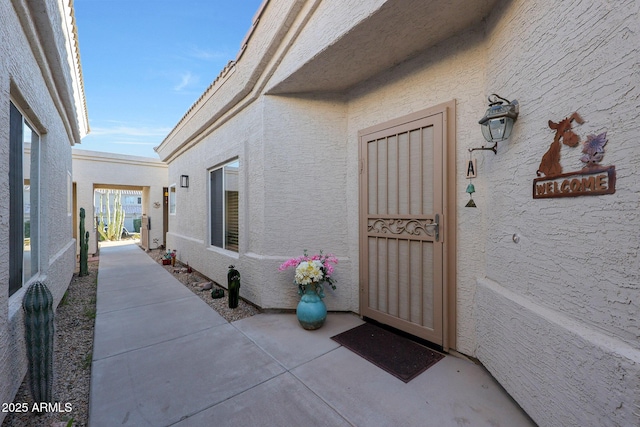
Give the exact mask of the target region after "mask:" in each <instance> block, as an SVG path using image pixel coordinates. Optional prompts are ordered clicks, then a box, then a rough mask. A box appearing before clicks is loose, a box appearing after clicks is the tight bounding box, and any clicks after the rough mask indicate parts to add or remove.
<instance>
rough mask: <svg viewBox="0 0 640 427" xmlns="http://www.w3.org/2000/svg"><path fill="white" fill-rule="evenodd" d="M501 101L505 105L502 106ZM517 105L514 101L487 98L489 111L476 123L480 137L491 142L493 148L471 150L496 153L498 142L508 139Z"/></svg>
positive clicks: (492, 97) (516, 112)
mask: <svg viewBox="0 0 640 427" xmlns="http://www.w3.org/2000/svg"><path fill="white" fill-rule="evenodd" d="M503 101H504V102H506V103H507V104H506V105H503ZM518 111H519V104H518V101H516V100H515V99H514V100H513V101H509V100H508V99H505V98H503V97H501V96H498V95H496V94H495V93H494V94H491V96H490V97H489V109H487V112H486V113H484V117H483V118H482V119H480V121H479V122H478V123H479V124H480V126H481V129H482V136H484V139H486V140H487V142H492V143H493V146H490V147H485V146H484V145H483V146H482V147H481V148H471V149H469V151H474V150H491V151H493V153H494V154H497V152H498V149H497V147H498V142H500V141H504V140H505V139H508V138H509V136H510V135H511V130H512V129H513V124H514V123H515V121H516V119H517V118H518Z"/></svg>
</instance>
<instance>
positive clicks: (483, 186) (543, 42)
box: [168, 0, 640, 426]
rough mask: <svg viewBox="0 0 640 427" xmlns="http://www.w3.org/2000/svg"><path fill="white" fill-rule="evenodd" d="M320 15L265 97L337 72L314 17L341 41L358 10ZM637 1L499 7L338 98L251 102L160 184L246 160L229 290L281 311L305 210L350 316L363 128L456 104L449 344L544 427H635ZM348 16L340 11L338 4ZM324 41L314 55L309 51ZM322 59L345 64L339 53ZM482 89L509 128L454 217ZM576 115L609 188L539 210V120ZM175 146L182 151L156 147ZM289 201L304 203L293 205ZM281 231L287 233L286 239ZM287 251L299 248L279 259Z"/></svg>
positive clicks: (570, 163) (568, 164)
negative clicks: (510, 114)
mask: <svg viewBox="0 0 640 427" xmlns="http://www.w3.org/2000/svg"><path fill="white" fill-rule="evenodd" d="M314 4H315V3H314ZM330 4H331V5H335V4H336V3H332V2H326V3H324V5H325V6H326V7H325V8H323V6H322V4H320V6H319V7H318V8H317V9H315V10H313V11H310V12H309V11H307V10H306V9H304V10H303V12H309V15H308V16H305V17H304V19H303V18H300V19H297V20H294V21H295V23H300V25H301V26H300V27H295V26H293V27H292V32H294V31H295V32H296V36H295V38H294V39H289V38H287V39H286V43H288V44H287V45H286V48H285V47H282V48H281V49H280V50H277V52H278V53H282V56H275V57H273V58H271V57H269V58H266V59H265V61H270V64H273V63H276V64H277V66H276V67H275V70H274V72H273V74H271V75H269V76H268V78H269V80H268V82H267V84H266V85H265V86H264V87H266V88H267V93H268V91H269V88H277V87H278V84H279V83H280V82H281V81H283V80H286V79H288V78H289V77H290V76H295V74H296V73H297V72H298V73H299V72H300V70H301V69H302V68H304V67H302V65H303V64H301V63H300V62H302V61H307V60H309V62H307V63H305V64H304V65H305V66H307V65H308V64H311V65H308V66H317V67H319V69H322V67H336V66H339V65H340V64H336V63H332V62H329V63H322V61H315V62H314V61H312V59H313V58H312V57H313V56H314V55H316V54H318V53H319V52H323V55H325V56H323V58H328V59H331V58H332V57H331V53H330V52H329V53H327V52H326V49H325V50H323V47H324V48H328V47H329V46H326V44H328V43H331V42H332V41H333V40H335V38H334V37H333V36H331V35H328V34H325V33H324V30H323V29H325V28H329V27H327V26H326V25H325V26H324V27H323V26H322V25H320V23H322V22H333V21H332V20H333V19H334V18H333V17H335V23H336V25H337V29H336V34H343V33H345V34H346V33H349V31H348V29H347V28H343V26H342V25H343V24H344V23H345V22H353V23H354V25H355V23H356V22H358V20H359V19H361V17H360V15H359V14H360V12H362V10H361V9H358V10H357V11H356V12H354V16H353V17H352V18H353V20H352V21H349V20H348V19H345V18H344V16H343V15H340V14H337V15H339V17H336V16H337V15H336V10H335V9H332V8H330V7H328V5H330ZM376 4H377V3H376ZM363 7H364V6H363ZM639 7H640V5H638V4H637V2H632V1H627V2H624V4H621V5H620V6H619V7H618V6H614V5H613V4H612V3H606V2H597V3H593V2H586V3H585V2H578V1H571V2H567V3H562V4H560V3H559V2H553V1H551V0H546V1H542V2H537V3H535V4H532V3H531V2H526V1H524V0H522V1H516V0H514V1H499V2H498V3H497V5H496V7H495V8H493V9H492V11H491V13H490V14H489V16H488V17H487V19H485V20H480V19H478V20H477V22H476V23H475V24H474V25H472V26H471V27H468V28H466V29H465V30H463V31H460V32H459V33H458V34H457V35H455V36H453V37H450V38H447V39H446V40H444V41H440V42H439V43H437V44H435V45H433V46H431V47H429V48H427V49H425V50H424V51H423V52H421V53H420V54H418V55H416V56H412V57H410V58H405V60H404V61H401V62H400V63H398V64H396V65H395V66H393V67H391V68H390V69H388V70H385V71H383V72H381V73H379V74H377V75H375V76H374V77H372V78H369V79H367V80H365V81H362V82H360V83H358V84H357V85H356V86H355V87H351V88H349V89H348V90H347V91H344V92H341V93H338V94H336V93H330V94H328V93H324V92H323V93H317V92H316V93H300V94H298V95H292V94H283V95H281V96H274V95H272V94H271V95H264V94H263V95H262V96H260V97H259V98H258V99H257V101H255V102H253V101H252V102H253V103H252V104H251V107H250V108H248V107H246V106H244V107H242V108H244V110H243V112H242V114H237V115H235V116H234V117H230V121H225V122H224V123H223V124H222V125H220V127H219V128H215V125H214V126H212V128H211V129H212V132H213V133H212V134H211V135H209V136H207V138H206V139H205V140H204V141H203V142H201V143H199V144H197V145H194V146H193V147H192V148H191V149H189V150H188V151H187V152H185V153H184V154H182V155H180V156H179V157H178V158H176V159H175V160H173V162H172V163H171V166H170V174H171V175H172V176H178V175H179V174H180V173H182V172H181V170H182V169H185V168H187V167H188V166H189V165H191V164H195V165H198V168H197V169H195V170H199V171H204V170H206V168H208V167H211V166H213V165H215V164H217V163H218V162H220V161H223V160H226V158H231V157H232V156H236V155H238V156H241V159H242V156H243V153H244V159H245V161H248V163H249V164H248V165H246V164H245V165H243V164H242V161H241V169H242V168H243V167H244V171H243V172H242V174H243V175H241V188H243V185H245V186H247V191H246V193H247V197H249V200H246V199H242V200H243V203H244V206H243V205H242V204H241V217H242V218H241V230H245V233H246V236H245V237H244V238H243V237H242V236H241V250H240V255H239V256H238V257H237V258H236V259H237V261H238V264H239V265H240V270H241V272H243V280H244V279H246V280H247V287H246V288H243V291H241V294H242V292H245V293H244V294H242V295H243V296H245V297H248V298H250V299H251V298H255V299H253V300H254V302H256V303H257V304H259V305H262V306H265V307H280V308H286V307H290V308H292V307H293V304H294V303H295V301H296V296H295V294H294V293H293V290H292V291H290V292H289V291H286V292H289V293H282V291H281V290H280V289H279V288H278V286H279V285H278V283H280V282H281V280H280V279H279V277H281V275H282V273H274V271H275V268H276V267H277V265H278V263H280V262H282V261H283V260H284V258H285V257H284V255H296V253H295V252H297V251H299V250H300V249H299V248H298V246H300V245H304V246H303V247H302V249H304V248H305V247H306V248H307V249H310V250H314V249H316V248H313V247H307V243H306V241H308V240H309V239H310V238H313V236H312V235H311V234H310V233H309V232H308V230H307V229H305V228H304V225H303V222H304V219H305V218H306V217H305V214H307V212H311V213H310V214H309V215H310V217H309V218H310V219H311V220H310V221H309V223H310V224H312V225H313V226H315V225H316V224H328V223H330V224H331V225H332V226H333V227H334V229H332V230H329V231H328V233H327V234H324V235H322V236H318V237H317V238H316V239H315V241H317V242H320V243H322V245H321V246H324V245H328V246H331V247H330V248H328V247H323V248H322V249H325V250H332V251H335V252H338V255H339V256H341V257H343V258H344V259H345V261H346V262H345V263H344V264H341V265H339V267H338V272H339V274H340V275H341V276H340V278H339V280H340V286H343V285H344V287H341V288H339V292H340V294H339V301H336V300H332V299H331V298H328V305H329V308H330V309H351V310H355V311H358V309H359V307H358V306H357V293H358V285H357V283H358V170H359V167H358V139H357V134H358V131H359V130H361V129H364V128H367V127H369V126H372V125H376V124H379V123H382V122H385V121H387V120H391V119H395V118H398V117H402V116H404V115H407V114H409V113H411V112H414V111H418V110H422V109H425V108H428V107H432V106H435V105H438V104H441V103H443V102H447V101H450V100H455V102H456V124H457V129H456V132H455V141H456V145H457V158H456V166H457V171H458V172H457V178H456V182H455V186H456V198H457V206H458V214H457V218H456V220H457V239H458V241H457V248H458V253H457V301H456V306H457V347H456V348H457V350H458V351H460V352H462V353H465V354H468V355H471V356H474V357H477V358H478V359H479V360H480V361H481V362H482V363H483V364H484V365H485V366H486V367H487V368H488V369H489V370H490V371H491V373H492V374H493V375H494V376H495V377H496V378H497V379H498V380H499V381H500V383H501V384H503V385H504V386H505V388H506V389H507V391H509V393H511V394H512V395H513V396H514V398H515V399H516V400H517V401H518V402H519V403H520V404H521V405H522V406H523V407H524V409H525V410H526V411H527V412H528V413H529V414H530V415H531V416H532V417H533V418H534V420H535V421H536V422H538V423H539V424H540V425H549V426H555V425H568V426H573V425H575V426H578V425H594V426H596V425H624V426H626V425H637V424H638V417H637V415H634V411H636V413H637V408H638V407H639V406H640V403H639V402H638V397H637V396H639V395H640V393H639V384H638V382H639V381H640V375H639V367H640V365H639V360H640V356H639V345H638V341H639V339H640V332H639V329H638V328H639V326H638V312H639V311H638V291H639V289H638V282H639V280H638V279H639V277H638V271H640V268H639V267H640V265H639V262H638V257H637V254H638V249H639V244H638V239H637V238H635V236H636V235H637V225H638V222H639V220H640V218H639V215H640V214H639V213H638V209H637V208H638V204H637V200H638V195H639V194H638V193H639V192H640V189H639V188H638V186H637V185H635V182H636V181H637V179H636V176H635V175H636V174H637V173H636V170H637V169H638V166H639V165H640V150H638V148H637V136H638V134H639V133H640V132H639V131H640V129H639V127H638V126H639V125H638V121H637V120H636V117H635V116H636V115H637V112H638V108H639V104H638V99H640V96H639V93H638V92H639V91H640V87H639V86H638V85H637V82H638V81H640V79H639V77H640V75H639V73H640V65H639V61H638V58H639V57H640V55H638V49H639V48H638V46H640V40H639V37H640V28H639V25H640V24H639V22H640V20H638V14H639V11H638V9H639ZM268 10H269V7H267V11H268ZM311 12H312V13H311ZM343 12H344V13H345V14H347V15H348V13H349V11H348V10H347V9H346V8H345V9H344V10H343ZM276 16H279V17H282V16H283V15H276ZM363 16H366V13H365V14H364V15H363ZM343 30H344V31H343ZM298 31H300V33H297V32H298ZM305 31H308V33H305ZM371 31H375V27H374V28H372V29H371ZM288 36H289V35H288ZM314 36H317V37H314ZM323 37H324V38H323ZM292 40H293V41H292ZM319 40H321V41H323V43H319V45H318V44H317V43H318V41H319ZM283 44H284V42H283ZM336 46H338V47H336V49H337V48H340V47H341V46H342V45H341V44H339V43H338V44H336ZM380 49H384V46H380ZM316 56H317V55H316ZM310 58H311V59H310ZM333 58H342V56H341V55H340V54H339V52H337V53H336V55H335V57H333ZM306 71H308V69H307V70H306ZM313 71H317V70H313ZM303 75H307V74H304V72H303ZM300 80H304V79H300ZM303 83H304V82H302V83H300V81H296V85H295V87H302V88H304V87H307V88H311V89H310V90H309V91H310V92H313V90H314V87H316V88H319V89H318V90H323V89H322V87H321V85H319V86H313V85H312V84H310V85H308V86H304V84H303ZM326 87H335V86H326ZM276 92H277V91H276ZM301 92H304V91H302V90H301ZM277 93H280V92H277ZM491 93H498V94H500V95H501V96H504V97H507V98H509V99H514V98H516V99H517V100H518V101H519V102H520V105H521V111H520V117H519V118H518V121H517V123H516V126H515V128H514V132H513V135H512V137H511V138H510V139H509V140H508V141H504V142H501V143H500V144H499V146H498V154H497V155H494V154H493V153H492V152H490V151H481V152H474V154H473V156H474V157H475V158H476V159H477V160H478V177H477V178H476V179H475V180H474V181H473V183H474V185H475V188H476V193H475V194H474V200H475V201H476V204H477V206H478V207H477V208H475V209H472V208H465V207H464V205H465V204H466V202H467V201H468V195H467V194H466V193H465V188H466V185H467V184H468V182H469V181H468V180H466V179H465V178H464V170H465V165H466V161H467V160H468V158H469V152H468V149H469V148H472V147H479V146H480V145H483V144H485V141H484V140H483V138H482V136H481V133H480V129H479V125H478V123H477V122H478V120H479V119H480V117H482V115H483V113H484V111H485V110H486V108H487V101H486V97H487V96H488V95H489V94H491ZM249 110H250V111H251V113H249V112H248V111H249ZM574 111H578V112H579V113H580V114H581V115H582V117H583V118H584V119H585V120H586V123H585V124H583V125H581V126H576V127H575V129H576V131H577V133H578V134H579V135H580V136H581V137H582V139H583V140H584V138H586V136H587V135H588V134H591V133H596V132H597V133H599V132H603V131H605V130H606V131H607V132H608V133H607V136H608V138H609V144H608V145H607V148H606V150H607V154H606V156H605V159H604V162H603V163H604V164H607V165H609V164H614V165H616V170H617V174H618V184H617V192H616V194H614V195H608V196H599V197H581V198H575V199H572V198H565V199H549V200H533V199H532V194H531V192H532V182H533V179H534V178H535V177H536V170H537V169H538V164H539V162H540V159H541V158H542V155H543V154H544V153H545V151H546V150H547V149H548V147H549V145H550V143H551V142H552V140H553V133H552V132H551V130H550V129H549V128H548V126H547V121H548V120H550V119H551V120H554V121H558V120H561V119H562V118H564V117H566V116H568V115H570V114H571V113H572V112H574ZM200 119H201V120H202V119H203V118H200ZM249 119H251V120H249ZM256 124H258V125H256ZM254 126H257V128H254ZM214 128H215V129H214ZM246 128H248V129H251V137H250V138H249V139H248V141H249V142H248V143H245V145H244V148H241V147H240V146H239V144H240V142H239V141H238V135H240V136H241V137H240V138H241V139H242V135H245V133H243V132H246V131H244V129H246ZM175 143H179V141H170V144H169V145H168V146H171V144H175ZM322 150H324V151H322ZM207 156H209V157H207ZM211 156H214V157H211ZM562 156H563V165H564V166H565V168H566V170H567V171H569V170H576V169H579V168H581V167H582V165H581V163H580V162H579V160H578V159H579V156H580V149H579V148H574V149H572V150H570V149H568V148H565V149H563V151H562ZM201 158H206V159H207V164H203V163H202V162H201V161H200V160H199V159H201ZM325 158H326V159H328V160H330V162H329V161H327V162H326V163H325ZM215 159H218V160H215ZM298 161H300V164H302V163H304V164H306V165H308V166H307V167H302V166H300V165H299V164H298ZM329 163H330V164H331V165H335V167H334V168H332V173H331V175H328V174H327V172H326V170H323V167H324V166H325V165H327V164H329ZM174 165H175V168H174ZM198 173H201V172H198ZM204 176H205V175H203V177H204ZM327 177H328V181H327V188H329V190H327V189H325V188H320V189H318V190H317V191H318V194H319V195H320V196H319V198H320V199H322V200H324V199H327V198H330V199H331V200H332V201H333V200H334V199H335V208H334V210H329V209H327V208H326V207H324V206H322V207H318V210H317V211H313V210H312V209H309V207H313V208H315V205H314V204H313V203H312V202H305V199H304V197H305V196H306V195H307V194H306V193H300V192H299V188H301V187H307V186H308V185H309V184H312V185H313V184H314V183H315V185H313V190H316V189H317V187H319V186H321V185H322V184H323V180H325V179H327ZM243 179H244V181H243ZM202 185H204V184H202ZM329 185H330V187H329ZM341 185H342V186H341ZM190 191H191V189H190ZM198 191H200V193H197V194H195V195H192V196H191V197H187V196H186V195H185V196H184V197H185V198H184V199H183V200H182V202H180V198H179V199H178V200H179V205H180V203H182V204H187V205H190V204H193V203H199V202H198V201H197V199H198V197H200V196H199V194H202V192H203V191H204V187H202V188H200V189H199V190H198ZM339 193H340V194H339ZM334 194H335V195H336V196H335V197H334ZM274 199H278V200H274ZM296 201H300V203H301V204H302V206H303V207H301V208H300V209H299V210H298V211H296V210H295V209H294V206H295V205H296ZM203 203H204V202H203ZM203 208H204V209H205V210H201V211H200V213H199V217H198V218H199V220H201V218H202V217H203V215H204V212H206V205H195V206H194V208H193V209H194V213H195V214H196V215H198V213H197V212H196V211H195V210H197V209H203ZM178 209H180V206H178ZM340 215H344V217H342V216H340ZM178 216H180V215H178ZM283 218H284V220H283ZM176 220H177V221H184V219H181V218H176ZM173 224H174V225H175V228H173V226H172V227H171V229H172V236H173V237H175V238H176V240H175V242H176V245H184V247H189V248H191V249H189V251H190V252H187V253H188V255H189V256H190V257H191V256H193V257H194V258H195V259H197V260H198V261H197V262H198V263H201V264H206V263H207V261H209V262H210V263H211V264H213V263H212V262H211V261H212V260H214V259H215V260H216V261H215V262H216V263H217V264H216V266H212V267H208V268H209V270H205V271H211V272H212V274H213V276H212V277H213V278H214V279H215V280H218V281H221V283H226V279H225V277H224V273H225V272H226V265H224V262H225V261H228V260H232V259H234V257H233V256H230V255H229V254H224V253H221V251H218V250H212V249H205V250H202V248H200V249H199V250H198V245H202V244H203V241H198V240H197V239H198V237H193V236H191V237H190V236H186V235H185V236H179V235H180V234H183V233H185V230H190V227H191V225H189V224H186V223H182V222H175V223H173ZM319 228H320V227H319ZM288 229H289V230H295V231H291V232H290V233H289V235H286V236H283V234H284V233H286V232H287V230H288ZM298 230H302V231H298ZM337 230H342V231H343V233H344V234H339V233H337V232H336V231H337ZM202 231H206V229H205V228H203V229H202ZM190 233H191V234H195V233H193V232H190ZM241 233H242V231H241ZM514 234H517V235H518V236H519V238H520V240H519V243H515V242H514V240H513V239H512V237H513V235H514ZM178 237H180V239H178ZM243 239H244V241H243ZM204 241H206V239H205V240H204ZM189 242H191V243H189ZM189 245H190V246H189ZM205 246H206V245H205ZM180 247H182V246H179V253H180ZM335 248H340V249H335ZM318 249H320V248H318ZM191 251H192V252H191ZM289 251H293V252H294V253H291V254H289V253H284V252H289ZM212 253H213V255H212ZM189 261H190V260H189ZM194 265H195V264H194ZM205 268H206V267H205ZM243 286H244V285H243ZM332 298H333V297H332ZM354 307H355V308H354Z"/></svg>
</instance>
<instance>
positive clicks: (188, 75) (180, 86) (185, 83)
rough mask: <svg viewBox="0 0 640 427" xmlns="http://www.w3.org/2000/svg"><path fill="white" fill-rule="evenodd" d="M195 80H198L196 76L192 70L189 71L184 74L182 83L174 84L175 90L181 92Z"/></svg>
mask: <svg viewBox="0 0 640 427" xmlns="http://www.w3.org/2000/svg"><path fill="white" fill-rule="evenodd" d="M195 81H197V78H195V77H194V76H193V74H191V72H190V71H187V72H186V73H184V74H182V77H181V80H180V83H178V84H177V85H176V86H174V88H173V90H175V91H177V92H179V91H181V90H182V89H184V88H185V87H187V86H188V85H189V84H190V83H194V82H195Z"/></svg>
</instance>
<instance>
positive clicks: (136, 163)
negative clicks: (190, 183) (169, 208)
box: [72, 149, 167, 254]
mask: <svg viewBox="0 0 640 427" xmlns="http://www.w3.org/2000/svg"><path fill="white" fill-rule="evenodd" d="M72 157H73V182H74V184H75V187H76V194H75V196H76V207H77V212H75V215H76V218H78V217H79V215H80V208H84V210H85V215H86V218H85V228H86V230H87V231H88V232H89V253H90V254H95V253H96V252H97V251H98V241H97V239H96V230H95V227H94V224H95V210H94V190H95V189H96V188H104V189H106V188H110V189H129V190H141V191H142V214H146V215H147V216H148V217H149V218H151V230H149V246H148V247H149V249H155V248H157V247H158V246H161V245H162V244H164V243H163V242H164V233H163V222H164V221H163V220H164V213H163V203H164V202H163V198H164V194H163V188H164V187H167V165H166V164H165V163H163V162H161V161H160V160H158V159H154V158H151V157H140V156H129V155H125V154H116V153H103V152H99V151H89V150H79V149H74V150H73V153H72ZM129 231H132V230H129ZM76 234H77V233H76Z"/></svg>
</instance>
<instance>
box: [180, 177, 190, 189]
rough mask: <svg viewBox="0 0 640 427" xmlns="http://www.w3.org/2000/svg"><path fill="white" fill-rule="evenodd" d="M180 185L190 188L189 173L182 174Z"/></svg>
mask: <svg viewBox="0 0 640 427" xmlns="http://www.w3.org/2000/svg"><path fill="white" fill-rule="evenodd" d="M180 187H182V188H189V175H180Z"/></svg>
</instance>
